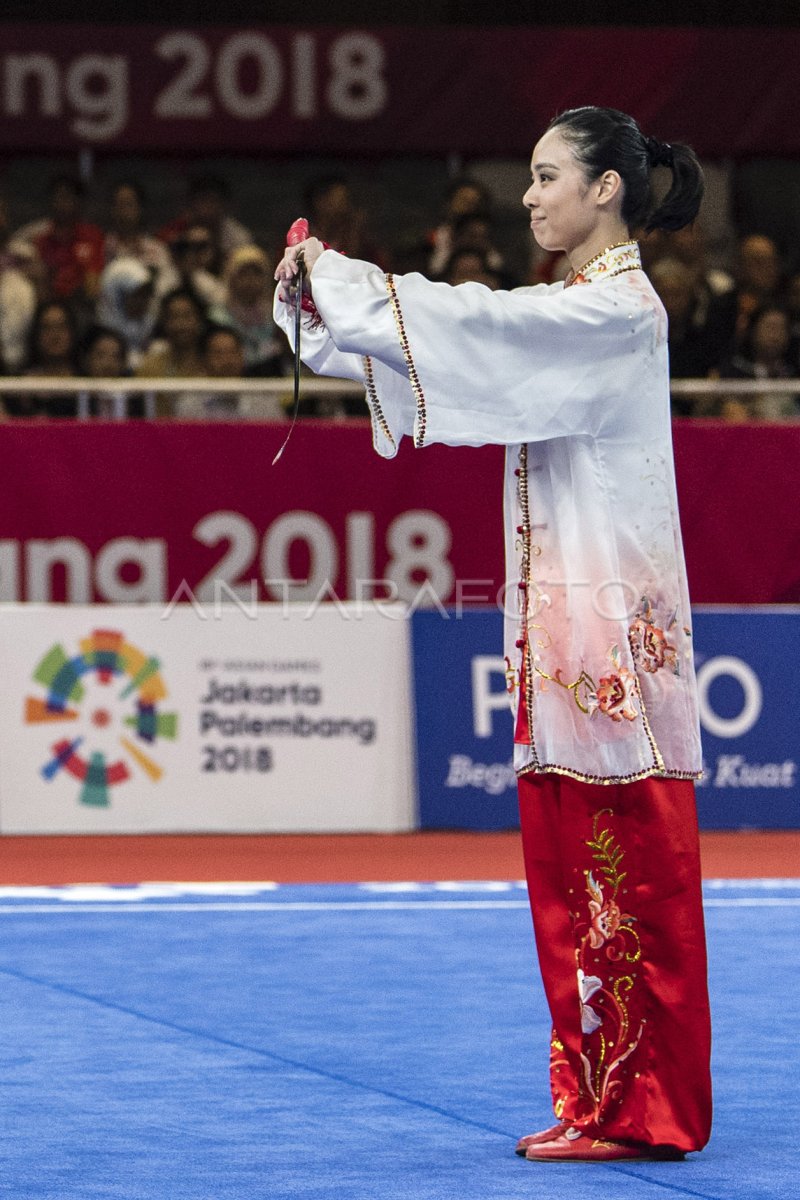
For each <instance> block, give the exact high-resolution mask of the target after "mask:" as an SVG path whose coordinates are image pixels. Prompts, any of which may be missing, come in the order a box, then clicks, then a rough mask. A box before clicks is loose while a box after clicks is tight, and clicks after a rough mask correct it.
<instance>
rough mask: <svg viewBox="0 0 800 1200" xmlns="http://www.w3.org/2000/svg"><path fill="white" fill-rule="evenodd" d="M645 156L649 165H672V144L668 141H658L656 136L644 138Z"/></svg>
mask: <svg viewBox="0 0 800 1200" xmlns="http://www.w3.org/2000/svg"><path fill="white" fill-rule="evenodd" d="M645 146H646V149H647V157H648V159H649V161H650V166H651V167H671V166H672V165H673V155H672V146H670V144H669V142H660V141H659V140H658V138H651V137H649V138H645Z"/></svg>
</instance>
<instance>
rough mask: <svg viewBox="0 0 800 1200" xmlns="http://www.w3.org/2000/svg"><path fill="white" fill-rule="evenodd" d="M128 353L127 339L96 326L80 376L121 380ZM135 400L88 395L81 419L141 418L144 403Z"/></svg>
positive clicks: (82, 352) (84, 350) (85, 346)
mask: <svg viewBox="0 0 800 1200" xmlns="http://www.w3.org/2000/svg"><path fill="white" fill-rule="evenodd" d="M120 261H122V260H120ZM127 353H128V348H127V346H126V344H125V340H124V338H122V337H120V335H119V334H118V333H116V332H115V331H114V330H113V329H104V328H103V327H102V326H101V325H94V326H93V327H92V328H91V329H89V330H88V332H87V333H86V334H85V336H84V338H83V341H82V343H81V348H80V359H79V361H80V373H81V375H85V376H86V377H87V378H88V379H118V378H120V377H122V376H123V375H127V374H128V370H127V367H126V358H127ZM132 400H135V401H136V402H135V403H129V399H128V396H127V395H126V393H125V392H107V391H103V392H87V393H84V394H83V395H81V397H80V405H79V407H80V414H79V415H81V416H92V417H98V418H99V419H100V420H107V421H122V420H124V419H125V417H127V416H129V415H131V416H132V415H137V416H138V415H140V414H141V400H140V399H139V398H138V397H133V398H132Z"/></svg>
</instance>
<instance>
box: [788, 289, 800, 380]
mask: <svg viewBox="0 0 800 1200" xmlns="http://www.w3.org/2000/svg"><path fill="white" fill-rule="evenodd" d="M786 308H787V311H788V313H789V320H790V332H789V338H790V341H789V361H790V363H791V364H792V367H793V369H794V370H795V371H796V372H797V373H798V374H800V274H797V275H792V277H791V279H790V280H789V282H788V283H787V285H786Z"/></svg>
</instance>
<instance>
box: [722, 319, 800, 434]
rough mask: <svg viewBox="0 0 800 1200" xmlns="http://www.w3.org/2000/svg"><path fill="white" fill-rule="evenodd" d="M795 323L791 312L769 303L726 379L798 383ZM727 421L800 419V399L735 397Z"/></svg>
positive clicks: (727, 403) (728, 402) (750, 328)
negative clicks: (791, 353)
mask: <svg viewBox="0 0 800 1200" xmlns="http://www.w3.org/2000/svg"><path fill="white" fill-rule="evenodd" d="M790 341H791V321H790V316H789V313H788V311H787V310H786V309H785V308H782V307H781V306H780V305H778V304H770V303H767V304H765V305H763V306H762V307H761V308H759V309H757V310H756V312H754V313H753V315H752V317H751V318H750V324H749V326H748V328H747V331H746V333H745V338H744V342H743V345H742V349H741V351H740V352H739V353H737V354H735V355H734V356H733V358H732V359H731V361H730V363H729V364H728V366H727V368H726V369H725V371H724V377H725V378H726V379H795V378H797V371H796V370H795V369H794V367H793V365H792V363H791V362H790V360H789V347H790ZM722 415H723V417H725V419H726V420H730V421H741V420H749V419H756V420H761V421H785V420H789V419H791V418H793V417H797V416H798V415H800V409H798V397H797V395H792V394H786V393H781V394H775V393H774V392H764V393H762V394H761V395H747V396H733V397H730V398H728V399H727V400H725V401H723V405H722Z"/></svg>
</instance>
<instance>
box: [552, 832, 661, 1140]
mask: <svg viewBox="0 0 800 1200" xmlns="http://www.w3.org/2000/svg"><path fill="white" fill-rule="evenodd" d="M613 815H614V813H613V810H612V809H610V808H604V809H601V810H600V811H599V812H598V813H596V814H595V817H594V819H593V821H592V836H591V838H589V839H588V840H587V842H586V845H587V847H588V848H589V849H590V850H591V851H592V858H593V860H594V862H595V863H596V864H597V865H596V866H593V867H591V868H589V869H587V870H586V871H585V872H584V874H585V878H586V894H587V895H588V902H587V904H586V910H585V914H584V915H580V914H579V915H578V916H577V919H576V923H575V932H576V936H577V949H576V952H575V955H576V965H577V985H578V998H579V1002H580V1020H581V1035H582V1036H581V1050H580V1054H579V1058H580V1075H579V1090H580V1103H579V1108H580V1115H578V1114H577V1113H576V1118H577V1119H578V1120H592V1121H594V1122H597V1123H598V1124H599V1123H600V1122H602V1120H603V1117H604V1114H605V1113H606V1111H607V1110H608V1107H609V1106H610V1105H613V1104H614V1103H615V1101H616V1100H618V1099H619V1098H620V1097H621V1095H622V1091H623V1087H624V1082H623V1077H624V1074H625V1068H624V1064H625V1063H626V1061H627V1060H628V1059H629V1058H630V1057H631V1055H632V1054H633V1053H634V1051H635V1050H636V1048H637V1046H638V1045H639V1042H640V1041H641V1038H642V1033H643V1030H644V1020H641V1021H639V1022H638V1024H637V1023H636V1021H635V1020H632V1018H631V1012H630V1009H631V1001H632V1000H633V999H634V998H635V993H636V986H637V967H636V964H637V963H639V961H640V959H641V956H642V950H641V944H640V941H639V935H638V933H637V931H636V928H635V925H636V918H635V917H634V916H633V915H632V914H630V913H626V912H623V910H622V907H621V891H620V889H621V888H622V884H623V882H624V881H625V879H626V878H627V871H624V870H623V869H622V867H623V860H624V858H625V851H624V850H623V849H622V847H621V846H620V845H619V843H618V842H617V840H616V838H615V836H614V833H613V830H612V828H611V822H610V821H608V820H606V821H604V820H603V818H604V817H613ZM601 826H602V828H601ZM554 1057H557V1056H554Z"/></svg>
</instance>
